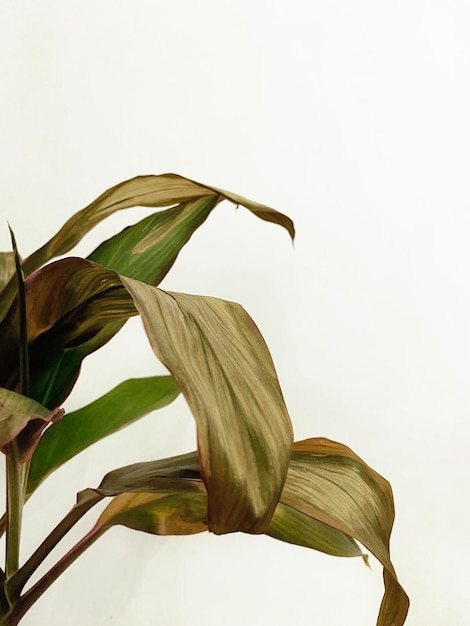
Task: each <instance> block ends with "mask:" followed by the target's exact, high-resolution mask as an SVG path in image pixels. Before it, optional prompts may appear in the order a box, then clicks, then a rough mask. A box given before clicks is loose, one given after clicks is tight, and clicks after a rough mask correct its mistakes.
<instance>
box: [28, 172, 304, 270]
mask: <svg viewBox="0 0 470 626" xmlns="http://www.w3.org/2000/svg"><path fill="white" fill-rule="evenodd" d="M213 195H220V196H222V198H227V199H229V200H232V201H233V202H235V203H237V204H242V205H243V206H245V207H246V208H248V209H249V210H250V211H252V212H253V213H254V214H255V215H257V216H258V217H260V218H261V219H264V220H268V221H270V222H276V223H277V224H279V225H281V226H284V227H285V228H287V230H288V231H289V233H290V235H291V237H292V238H293V237H294V229H293V225H292V222H291V220H289V218H287V217H286V216H285V215H282V214H281V213H279V212H277V211H275V210H274V209H271V208H269V207H265V206H263V205H260V204H258V203H255V202H251V201H250V200H247V199H246V198H242V197H241V196H234V195H233V194H230V193H229V192H225V191H222V190H219V189H216V188H215V187H214V188H212V187H207V186H205V185H201V184H200V183H197V182H195V181H192V180H189V179H188V178H184V177H183V176H178V175H177V174H162V175H160V176H137V177H135V178H131V179H130V180H127V181H125V182H123V183H120V184H119V185H116V186H115V187H112V188H111V189H108V191H105V192H104V193H103V194H102V195H101V196H99V198H97V199H96V200H95V201H94V202H92V203H91V204H90V205H88V206H87V207H85V208H84V209H82V210H81V211H78V213H75V215H73V216H72V217H71V218H70V219H69V220H68V221H67V222H66V223H65V224H64V226H63V227H62V228H61V229H60V231H59V232H58V233H57V234H56V235H54V237H52V239H50V240H49V241H48V242H47V243H46V244H45V245H44V246H42V247H41V248H40V249H39V250H37V251H36V252H34V253H33V254H32V255H31V256H30V257H28V258H27V259H26V261H25V262H24V264H23V269H24V271H25V274H26V275H29V274H30V273H31V272H33V271H34V270H36V269H38V268H39V267H41V265H43V264H44V263H47V261H49V260H50V259H52V258H53V257H56V256H59V255H61V254H65V253H66V252H68V251H69V250H71V249H72V248H73V247H74V246H75V245H76V244H77V243H78V242H79V241H80V240H81V239H82V238H83V237H84V236H85V235H86V234H87V233H88V232H89V231H90V230H91V229H92V228H93V227H94V226H96V225H97V224H99V223H100V222H101V221H102V220H104V219H105V218H107V217H109V216H110V215H112V214H113V213H115V212H116V211H121V210H122V209H127V208H130V207H134V206H148V207H164V206H169V205H171V204H177V203H180V202H187V201H188V200H196V199H197V198H202V197H204V196H213Z"/></svg>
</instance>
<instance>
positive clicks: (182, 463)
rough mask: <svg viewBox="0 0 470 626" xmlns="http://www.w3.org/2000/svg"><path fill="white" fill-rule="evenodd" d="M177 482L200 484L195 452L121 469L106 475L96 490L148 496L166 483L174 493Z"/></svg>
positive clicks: (106, 492)
mask: <svg viewBox="0 0 470 626" xmlns="http://www.w3.org/2000/svg"><path fill="white" fill-rule="evenodd" d="M180 478H183V479H190V480H202V477H201V471H200V465H199V457H198V454H197V452H188V453H186V454H180V455H178V456H173V457H169V458H166V459H159V460H158V461H145V462H143V463H133V464H132V465H126V466H124V467H120V468H118V469H115V470H113V471H112V472H109V473H108V474H106V476H105V477H104V478H103V480H102V481H101V483H100V485H99V487H98V489H97V490H98V491H99V492H100V493H101V494H103V495H117V494H120V493H124V492H128V491H133V492H144V491H147V492H148V491H153V490H154V489H159V488H160V486H161V484H162V481H164V480H165V479H168V480H170V481H173V482H172V483H171V484H172V485H173V486H174V488H175V489H176V490H177V484H178V483H177V480H178V479H180ZM165 485H166V483H165ZM165 488H166V487H165Z"/></svg>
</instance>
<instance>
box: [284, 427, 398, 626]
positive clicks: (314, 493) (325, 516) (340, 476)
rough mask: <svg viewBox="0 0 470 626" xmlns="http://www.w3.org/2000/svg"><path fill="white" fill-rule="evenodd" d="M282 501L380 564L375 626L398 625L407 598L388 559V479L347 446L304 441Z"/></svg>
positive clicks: (297, 448)
mask: <svg viewBox="0 0 470 626" xmlns="http://www.w3.org/2000/svg"><path fill="white" fill-rule="evenodd" d="M281 502H282V504H284V505H287V506H289V507H291V508H292V509H295V510H297V511H299V512H301V513H303V514H304V515H307V516H309V517H311V518H313V519H317V520H319V521H320V522H323V523H324V524H327V525H328V526H331V527H332V528H336V529H337V530H339V531H341V532H342V533H345V534H347V535H350V536H351V537H354V539H356V540H357V541H359V542H360V543H362V544H363V545H364V546H365V547H366V548H367V549H369V550H370V551H371V552H372V554H374V555H375V556H376V557H377V559H378V560H379V561H380V562H381V563H382V565H383V566H384V582H385V593H384V598H383V600H382V605H381V609H380V613H379V617H378V620H377V625H378V626H401V625H402V624H403V623H404V621H405V618H406V614H407V611H408V606H409V600H408V597H407V595H406V593H405V591H404V590H403V588H402V587H401V586H400V584H399V582H398V579H397V577H396V573H395V570H394V568H393V565H392V563H391V561H390V552H389V542H390V533H391V530H392V525H393V519H394V506H393V496H392V491H391V488H390V485H389V483H388V482H387V481H386V480H385V479H384V478H382V476H380V475H379V474H377V472H375V471H374V470H372V469H371V468H370V467H369V466H368V465H366V464H365V463H364V461H362V459H360V458H359V457H358V456H357V455H356V454H354V452H352V451H351V450H350V449H349V448H347V447H346V446H344V445H342V444H340V443H336V442H334V441H330V440H328V439H323V438H318V439H306V440H304V441H299V442H296V443H295V444H294V446H293V452H292V459H291V462H290V466H289V472H288V474H287V479H286V482H285V486H284V490H283V492H282V496H281Z"/></svg>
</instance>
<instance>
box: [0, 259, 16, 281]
mask: <svg viewBox="0 0 470 626" xmlns="http://www.w3.org/2000/svg"><path fill="white" fill-rule="evenodd" d="M14 274H15V255H14V253H13V252H0V289H1V288H2V287H3V286H4V285H5V284H6V283H7V282H8V281H9V280H10V278H11V277H12V276H13V275H14Z"/></svg>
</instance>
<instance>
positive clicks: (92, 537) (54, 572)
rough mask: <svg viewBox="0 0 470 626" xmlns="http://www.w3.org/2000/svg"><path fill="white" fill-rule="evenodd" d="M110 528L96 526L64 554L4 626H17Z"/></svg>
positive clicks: (21, 600) (20, 600)
mask: <svg viewBox="0 0 470 626" xmlns="http://www.w3.org/2000/svg"><path fill="white" fill-rule="evenodd" d="M107 530H108V527H107V526H100V527H98V526H94V528H92V529H91V530H90V532H89V533H87V534H86V535H85V536H84V537H83V539H81V540H80V541H79V542H78V543H77V544H75V546H74V547H73V548H72V549H71V550H70V551H69V552H67V554H66V555H65V556H63V557H62V558H61V559H60V561H58V562H57V563H56V564H55V565H54V566H53V567H51V569H50V570H49V571H48V572H47V574H45V575H44V576H43V577H42V578H41V579H40V580H38V582H37V583H36V584H35V585H34V586H33V587H31V589H30V590H29V591H27V592H26V593H25V594H24V596H22V597H21V598H20V599H19V600H18V602H17V603H16V605H15V606H14V607H13V609H12V611H11V613H10V614H9V615H8V616H7V617H6V618H5V619H4V621H3V624H4V626H17V624H19V622H20V620H21V619H22V618H23V617H24V615H25V613H26V612H27V611H29V609H30V608H31V607H32V606H33V604H34V603H35V602H36V601H37V600H38V599H39V598H40V597H41V596H42V594H43V593H44V592H45V591H47V589H48V588H49V587H50V586H51V585H52V583H53V582H55V581H56V580H57V578H58V577H59V576H60V575H61V574H63V573H64V572H65V570H66V569H67V568H68V567H69V565H72V563H73V562H74V561H75V560H76V559H78V557H79V556H80V555H81V554H83V552H85V550H86V549H87V548H89V547H90V546H91V545H92V544H93V543H95V541H96V540H97V539H99V538H100V537H101V535H103V534H104V533H105V532H106V531H107Z"/></svg>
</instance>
